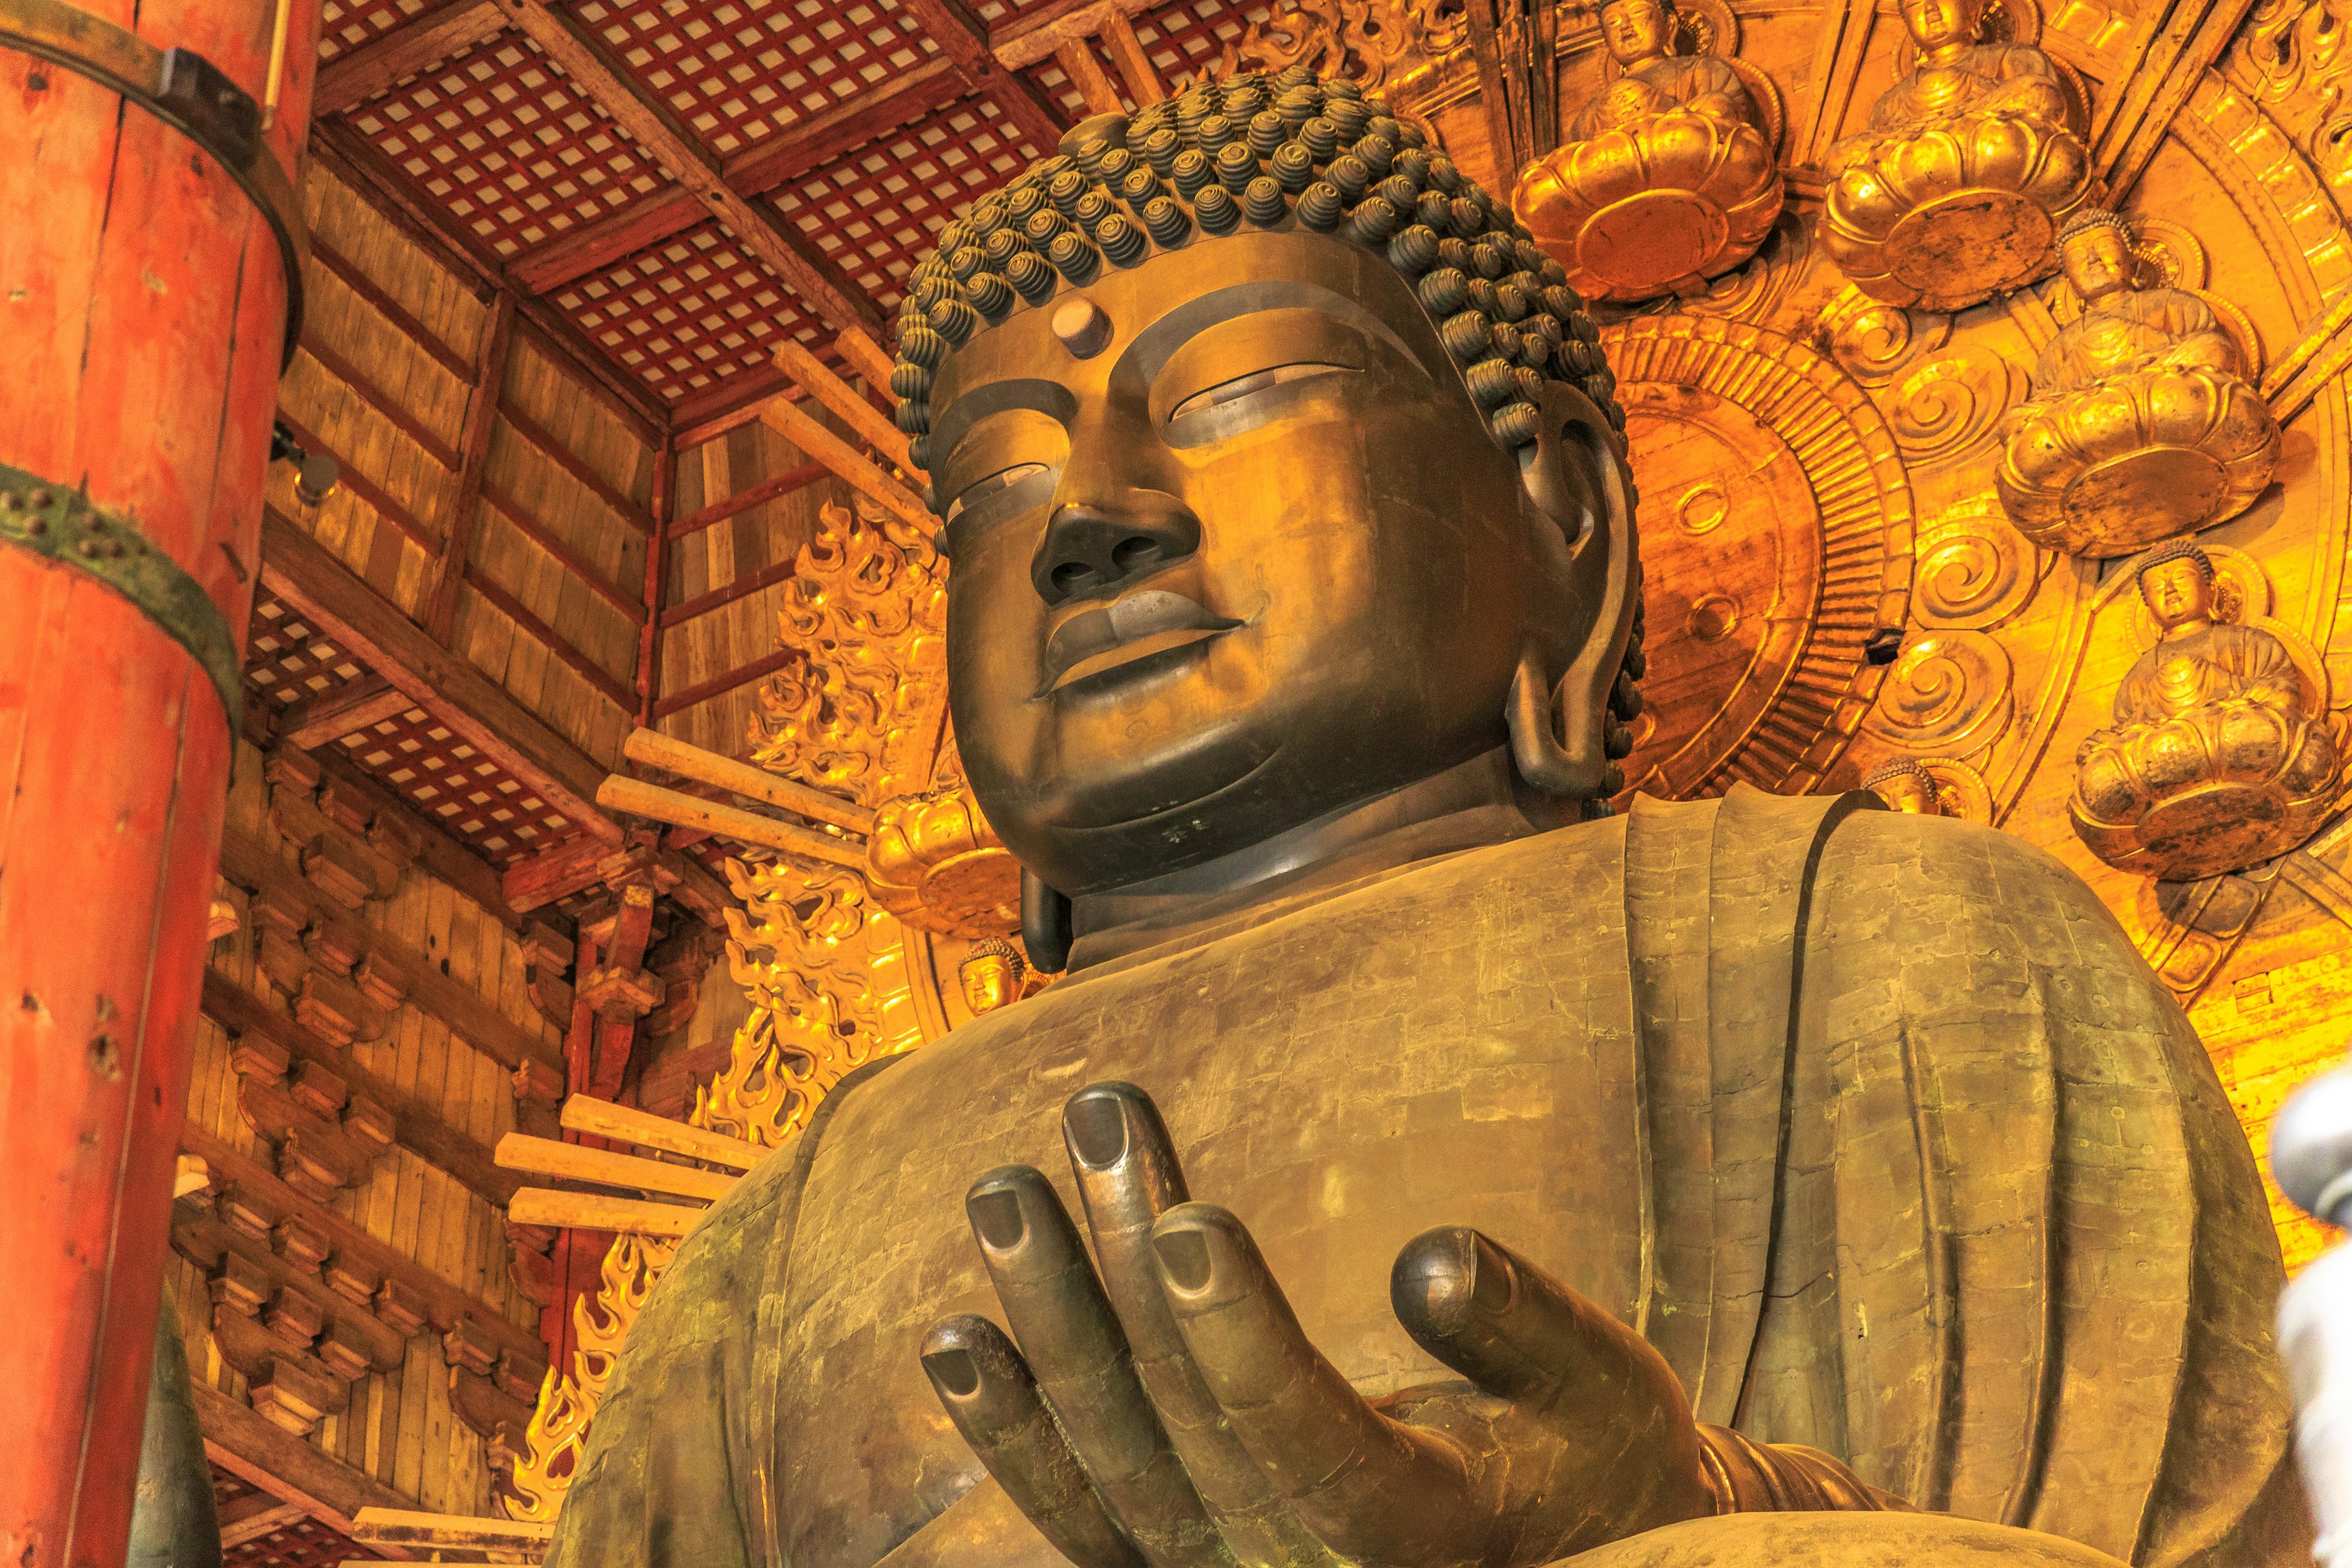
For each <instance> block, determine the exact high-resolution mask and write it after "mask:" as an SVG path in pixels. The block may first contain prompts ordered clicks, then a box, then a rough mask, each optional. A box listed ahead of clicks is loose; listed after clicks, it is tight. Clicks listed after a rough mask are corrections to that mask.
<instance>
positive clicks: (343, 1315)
mask: <svg viewBox="0 0 2352 1568" xmlns="http://www.w3.org/2000/svg"><path fill="white" fill-rule="evenodd" d="M172 1248H173V1251H174V1252H176V1253H177V1254H179V1256H181V1257H182V1258H186V1259H187V1260H188V1261H189V1262H191V1263H194V1264H195V1265H196V1266H197V1267H198V1268H203V1269H205V1270H206V1271H207V1272H211V1271H214V1270H216V1269H218V1268H221V1267H222V1264H223V1261H224V1259H225V1258H226V1256H227V1255H229V1254H235V1255H236V1257H238V1258H243V1259H245V1260H246V1262H247V1263H249V1264H251V1265H252V1266H253V1267H254V1268H258V1269H259V1270H261V1272H262V1273H263V1274H265V1275H267V1276H268V1279H270V1281H271V1282H272V1283H273V1284H274V1286H275V1287H276V1289H277V1290H278V1294H279V1295H280V1296H284V1295H286V1294H288V1293H289V1292H290V1293H291V1294H292V1295H293V1296H294V1297H295V1298H296V1299H297V1300H301V1301H304V1302H307V1303H309V1305H310V1310H312V1311H313V1312H315V1313H316V1314H317V1315H318V1317H319V1320H320V1323H321V1324H322V1325H323V1326H324V1327H325V1329H327V1330H328V1331H332V1332H334V1333H335V1334H336V1335H337V1337H339V1338H340V1339H341V1340H342V1341H343V1342H345V1343H347V1344H349V1345H351V1346H352V1348H353V1349H355V1350H357V1351H359V1352H362V1354H364V1355H365V1356H366V1358H367V1361H368V1364H369V1365H370V1366H372V1367H373V1368H374V1369H376V1370H377V1371H386V1370H389V1369H390V1368H392V1367H394V1366H397V1365H399V1364H400V1358H401V1356H402V1355H403V1353H404V1351H405V1347H406V1341H405V1339H404V1336H403V1335H402V1334H400V1333H399V1332H398V1331H395V1330H394V1328H393V1327H392V1326H391V1325H390V1324H388V1323H386V1322H384V1321H383V1319H381V1318H379V1317H377V1316H376V1315H375V1313H374V1312H373V1311H372V1310H369V1309H368V1308H366V1307H363V1306H361V1305H360V1304H359V1303H358V1302H356V1301H352V1300H347V1299H346V1298H344V1297H341V1296H339V1295H337V1294H335V1292H334V1291H332V1290H331V1289H328V1288H327V1286H326V1283H325V1281H324V1280H322V1279H320V1276H319V1273H318V1270H317V1269H316V1268H313V1269H312V1270H311V1271H310V1272H309V1273H307V1274H306V1273H304V1272H303V1271H302V1270H301V1269H299V1268H296V1267H295V1265H294V1264H293V1263H291V1262H289V1260H288V1259H286V1258H282V1257H280V1256H279V1255H278V1252H277V1251H276V1250H275V1249H273V1248H272V1247H271V1246H270V1244H269V1242H268V1240H267V1239H265V1238H261V1237H251V1236H247V1234H246V1233H245V1232H243V1231H241V1230H238V1229H236V1228H235V1227H233V1226H230V1225H228V1224H226V1222H225V1221H223V1220H222V1219H221V1217H220V1216H219V1215H218V1213H217V1212H215V1209H214V1208H213V1207H211V1206H210V1205H200V1204H174V1205H173V1208H172Z"/></svg>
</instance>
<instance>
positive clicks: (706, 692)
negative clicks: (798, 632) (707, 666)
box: [654, 647, 801, 719]
mask: <svg viewBox="0 0 2352 1568" xmlns="http://www.w3.org/2000/svg"><path fill="white" fill-rule="evenodd" d="M800 657H801V656H800V651H799V650H798V649H796V648H785V647H780V648H778V649H776V650H775V651H774V652H772V653H765V654H761V656H760V657H759V658H755V659H753V660H751V662H750V663H748V664H740V665H737V666H736V667H735V668H732V669H730V670H727V671H725V672H723V673H721V674H719V675H714V676H712V677H711V678H710V679H708V680H699V681H697V682H696V683H695V684H693V685H692V686H689V687H687V688H686V689H683V690H679V691H673V692H671V693H670V694H669V695H668V696H667V697H665V698H663V699H662V700H660V701H658V702H656V703H655V704H654V717H655V718H656V719H667V718H668V717H669V716H670V715H671V714H673V713H678V712H683V711H684V710H687V709H688V708H692V707H694V706H695V705H696V704H697V703H701V702H708V701H709V700H711V699H712V698H714V697H724V696H726V695H727V693H729V692H730V691H732V690H734V689H736V688H737V687H739V686H748V685H750V684H751V682H752V681H755V680H759V679H763V678H764V677H767V676H770V675H773V674H774V673H775V672H776V671H778V670H780V669H782V668H784V666H786V665H788V664H790V663H792V662H793V660H794V659H796V658H800Z"/></svg>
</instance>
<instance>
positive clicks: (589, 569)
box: [476, 485, 646, 626]
mask: <svg viewBox="0 0 2352 1568" xmlns="http://www.w3.org/2000/svg"><path fill="white" fill-rule="evenodd" d="M482 499H483V500H487V501H488V502H489V503H490V505H491V506H493V507H495V508H497V509H498V511H499V515H500V516H502V517H504V518H505V519H506V520H507V521H509V522H510V523H512V524H513V525H514V528H515V531H516V532H518V533H520V534H521V535H522V536H523V537H524V538H525V539H528V540H530V542H532V543H533V544H536V545H538V546H539V547H540V548H541V550H544V551H546V552H548V553H549V554H550V555H552V556H554V557H555V559H556V562H557V563H558V564H559V565H561V566H562V568H563V569H564V570H565V571H567V572H569V573H571V574H572V576H574V577H576V578H578V579H579V580H580V583H581V585H582V586H583V587H585V588H586V589H587V590H588V591H589V592H590V593H592V594H593V595H596V596H597V597H598V598H600V599H602V600H604V602H605V603H606V604H608V605H612V606H613V607H614V609H616V610H618V611H620V612H621V614H623V615H625V616H628V617H629V622H630V624H631V625H633V626H643V625H644V624H645V621H646V607H645V605H642V604H639V603H638V602H637V600H636V598H635V595H632V594H631V593H630V592H629V590H627V589H626V588H624V587H622V586H621V585H620V584H617V583H614V582H613V581H612V580H611V579H610V578H608V577H606V576H605V575H604V573H603V572H602V571H600V570H598V568H597V567H596V565H595V563H593V562H591V561H590V560H588V558H587V557H585V556H583V555H582V554H581V553H580V552H578V551H577V550H574V549H572V546H571V545H570V544H568V543H566V542H564V540H563V537H562V535H561V534H559V533H557V532H556V531H554V530H553V529H551V528H550V527H548V526H547V524H545V523H543V522H541V521H539V519H537V518H535V517H533V516H531V514H530V509H529V508H527V507H525V506H524V505H523V504H522V502H521V501H520V500H516V499H515V498H514V497H513V496H510V495H509V494H508V493H507V492H506V491H504V490H502V489H499V488H498V487H497V486H495V485H485V486H484V487H483V488H482ZM476 575H479V574H478V573H477V574H476Z"/></svg>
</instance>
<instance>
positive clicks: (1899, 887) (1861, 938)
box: [1807, 811, 2153, 984]
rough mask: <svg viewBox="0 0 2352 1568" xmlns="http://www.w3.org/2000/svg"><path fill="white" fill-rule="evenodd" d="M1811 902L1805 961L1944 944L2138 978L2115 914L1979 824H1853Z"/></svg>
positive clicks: (2079, 885)
mask: <svg viewBox="0 0 2352 1568" xmlns="http://www.w3.org/2000/svg"><path fill="white" fill-rule="evenodd" d="M1811 925H1812V930H1811V935H1810V936H1809V938H1808V942H1807V946H1808V948H1809V949H1812V948H1817V947H1819V946H1820V945H1822V943H1823V942H1873V941H1895V942H1915V941H1918V940H1922V938H1923V933H1931V932H1933V933H1949V934H1951V936H1952V939H1953V940H1954V941H1957V942H1961V943H1962V944H1963V945H1964V946H1965V944H1966V943H1967V942H1971V941H1973V942H1981V943H1989V944H1991V945H1994V946H1998V947H2000V948H2003V949H2010V950H2017V951H2037V950H2038V951H2042V952H2050V953H2053V954H2055V953H2059V952H2072V953H2074V954H2075V955H2076V956H2078V957H2082V956H2086V955H2088V954H2089V953H2091V952H2098V953H2100V954H2102V957H2101V959H2100V963H2102V965H2103V966H2104V965H2106V964H2110V963H2125V964H2126V967H2128V968H2131V969H2134V970H2144V968H2145V963H2144V962H2143V961H2141V960H2140V959H2139V958H2138V956H2137V952H2136V950H2134V949H2133V947H2132V943H2131V941H2130V938H2129V937H2128V936H2127V935H2126V932H2125V931H2124V929H2123V927H2122V925H2121V924H2120V923H2118V922H2117V921H2116V917H2115V915H2114V913H2113V912H2112V911H2111V910H2108V908H2107V907H2106V905H2105V903H2103V902H2102V901H2101V900H2100V899H2099V896H2098V895H2097V894H2096V893H2095V892H2094V891H2093V890H2092V889H2091V887H2090V884H2089V883H2087V882H2085V881H2084V880H2083V879H2082V878H2081V877H2080V876H2078V875H2077V874H2076V873H2075V872H2074V869H2073V868H2071V867H2069V866H2067V865H2066V864H2065V863H2064V862H2063V861H2062V860H2060V859H2059V858H2057V857H2056V856H2054V855H2053V854H2051V853H2050V852H2049V851H2048V850H2046V849H2043V848H2042V847H2040V846H2038V845H2035V844H2032V843H2029V842H2027V841H2026V840H2025V839H2023V838H2021V837H2018V836H2017V835H2016V834H2013V833H2010V832H2007V831H2005V830H2003V829H2000V828H1997V827H1988V826H1984V825H1982V824H1980V823H1974V822H1965V821H1961V820H1958V819H1957V818H1953V817H1947V816H1915V815H1913V814H1910V813H1907V812H1898V811H1858V812H1854V813H1853V814H1852V815H1851V816H1846V817H1844V818H1843V820H1841V821H1839V822H1838V823H1837V825H1836V826H1835V829H1834V831H1832V833H1831V834H1830V835H1829V837H1827V839H1826V840H1825V841H1824V842H1823V844H1822V848H1821V853H1820V856H1819V858H1817V860H1816V862H1815V864H1814V867H1813V872H1812V879H1811ZM1939 940H1940V938H1939ZM2126 955H2128V962H2127V963H2126ZM2151 984H2153V981H2152V980H2151Z"/></svg>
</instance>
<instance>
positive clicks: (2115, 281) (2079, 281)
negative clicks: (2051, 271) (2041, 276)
mask: <svg viewBox="0 0 2352 1568" xmlns="http://www.w3.org/2000/svg"><path fill="white" fill-rule="evenodd" d="M2133 243H2134V237H2133V235H2132V231H2131V225H2129V224H2128V223H2126V222H2125V221H2124V220H2123V218H2122V217H2121V216H2119V215H2117V214H2115V213H2111V212H2109V211H2107V209H2106V208H2105V207H2085V208H2084V209H2083V210H2082V211H2081V212H2078V213H2076V214H2075V215H2074V216H2073V217H2070V218H2068V219H2067V220H2066V226H2065V227H2064V228H2063V229H2061V230H2059V231H2058V261H2059V265H2061V266H2062V267H2063V268H2065V269H2066V281H2067V282H2069V283H2071V284H2073V285H2074V292H2075V293H2076V294H2077V295H2079V296H2081V297H2082V300H2083V303H2084V304H2085V305H2087V304H2090V303H2091V302H2092V301H2093V300H2104V299H2105V298H2106V297H2107V296H2108V295H2110V294H2113V293H2116V292H2118V291H2119V290H2122V289H2129V288H2131V287H2132V273H2133V271H2134V269H2135V268H2137V266H2138V265H2139V259H2138V258H2137V256H2136V255H2135V254H2134V253H2133V249H2132V247H2133Z"/></svg>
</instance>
